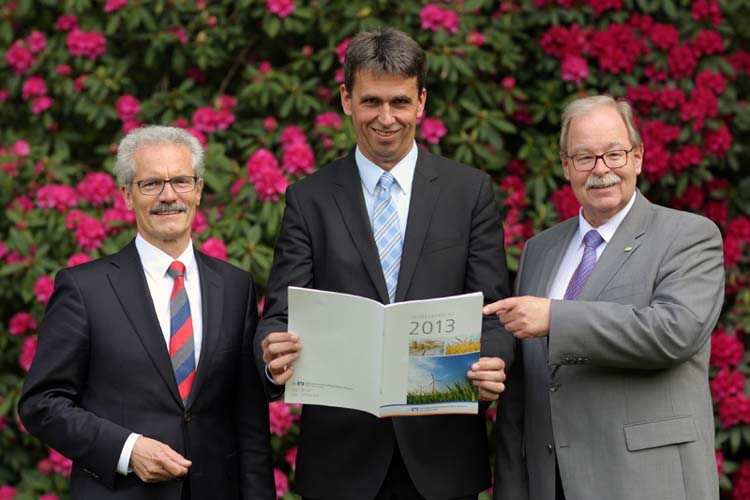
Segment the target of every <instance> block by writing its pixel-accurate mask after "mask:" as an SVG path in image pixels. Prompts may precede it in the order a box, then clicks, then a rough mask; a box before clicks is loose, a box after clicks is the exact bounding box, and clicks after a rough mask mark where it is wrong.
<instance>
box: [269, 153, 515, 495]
mask: <svg viewBox="0 0 750 500" xmlns="http://www.w3.org/2000/svg"><path fill="white" fill-rule="evenodd" d="M286 201H287V206H286V211H285V213H284V222H283V226H282V229H281V234H280V236H279V240H278V243H277V245H276V252H275V257H274V265H273V269H272V271H271V276H270V280H269V287H268V293H267V295H266V309H265V311H264V316H263V319H262V321H261V323H260V325H259V326H258V335H257V337H256V356H258V367H259V369H260V370H262V369H263V361H262V351H261V349H260V341H261V340H262V339H263V338H264V337H265V336H266V335H268V334H269V333H271V332H274V331H286V328H287V287H288V286H290V285H295V286H301V287H309V288H316V289H320V290H329V291H335V292H343V293H349V294H353V295H360V296H363V297H369V298H371V299H374V300H379V301H381V302H383V303H387V302H388V293H387V290H386V285H385V280H384V278H383V272H382V270H381V268H380V260H379V257H378V250H377V246H376V244H375V241H374V238H373V235H372V229H371V227H370V222H369V218H368V215H367V209H366V208H365V201H364V196H363V194H362V183H361V180H360V177H359V172H358V170H357V166H356V164H355V161H354V153H351V154H349V155H348V156H346V157H345V158H342V159H340V160H337V161H335V162H333V163H332V164H330V165H328V166H326V167H324V168H323V169H321V170H320V171H319V172H317V173H315V174H314V175H312V176H310V177H308V178H306V179H304V180H302V181H300V182H298V183H297V184H295V185H293V186H291V187H290V188H289V189H288V191H287V196H286ZM475 291H481V292H483V293H484V297H485V300H486V301H494V300H498V299H500V298H503V297H506V296H507V295H508V294H509V291H510V290H509V284H508V278H507V272H506V268H505V253H504V250H503V233H502V226H501V224H500V217H499V215H498V210H497V206H496V203H495V199H494V195H493V192H492V187H491V181H490V178H489V176H487V175H486V174H484V173H482V172H480V171H478V170H475V169H472V168H469V167H466V166H463V165H459V164H457V163H455V162H453V161H450V160H448V159H445V158H441V157H438V156H435V155H432V154H430V153H429V152H427V151H425V150H424V149H420V150H419V156H418V160H417V165H416V171H415V174H414V182H413V185H412V193H411V203H410V206H409V217H408V221H407V225H406V236H405V239H404V246H403V252H402V260H401V269H400V273H399V281H398V288H397V292H396V300H397V301H404V300H415V299H425V298H433V297H444V296H449V295H456V294H461V293H465V292H475ZM352 327H356V325H352ZM482 352H483V354H485V355H490V356H500V357H502V358H504V359H505V360H506V361H507V362H511V361H512V359H511V356H512V337H510V335H508V334H507V332H505V331H504V330H503V328H502V326H501V325H500V324H499V322H498V321H497V319H496V318H485V320H484V323H483V330H482ZM301 355H302V356H304V350H303V351H302V353H301ZM368 355H370V354H369V353H367V352H363V353H362V356H368ZM396 443H398V447H399V449H400V451H401V455H402V456H403V459H404V462H405V464H406V467H407V468H408V470H409V473H410V475H411V478H412V480H413V481H414V483H415V484H416V486H417V488H418V489H419V490H420V492H421V493H422V495H424V496H425V497H426V498H428V499H439V498H456V497H459V496H464V495H469V494H472V493H476V492H479V491H482V490H484V489H485V488H487V487H489V485H490V470H489V462H488V452H487V442H486V428H485V419H484V415H483V412H482V413H481V414H480V415H478V416H471V415H447V416H422V417H400V418H392V419H382V420H381V419H378V418H376V417H374V416H372V415H370V414H368V413H364V412H359V411H354V410H347V409H340V408H331V407H324V406H316V405H306V406H305V407H304V409H303V412H302V420H301V435H300V441H299V455H298V460H297V470H296V489H297V491H298V492H300V493H302V495H304V496H306V497H310V498H326V499H357V500H366V499H368V498H372V497H374V496H375V494H376V492H377V491H378V489H379V488H380V486H381V485H382V483H383V480H384V478H385V475H386V472H387V470H388V465H389V463H390V461H391V457H392V455H393V450H394V447H395V446H396Z"/></svg>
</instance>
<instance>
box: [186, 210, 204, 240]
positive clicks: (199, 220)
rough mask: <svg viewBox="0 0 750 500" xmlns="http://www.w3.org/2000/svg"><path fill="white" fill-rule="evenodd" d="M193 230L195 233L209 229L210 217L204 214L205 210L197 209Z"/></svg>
mask: <svg viewBox="0 0 750 500" xmlns="http://www.w3.org/2000/svg"><path fill="white" fill-rule="evenodd" d="M190 227H191V232H192V233H193V234H201V233H203V232H205V231H206V229H208V219H207V218H206V216H205V215H203V212H201V211H200V210H196V211H195V218H194V219H193V224H192V225H191V226H190Z"/></svg>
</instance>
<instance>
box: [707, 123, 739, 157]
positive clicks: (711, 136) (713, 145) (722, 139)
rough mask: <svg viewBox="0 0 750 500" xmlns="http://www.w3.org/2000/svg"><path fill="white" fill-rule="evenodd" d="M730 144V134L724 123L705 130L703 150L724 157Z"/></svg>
mask: <svg viewBox="0 0 750 500" xmlns="http://www.w3.org/2000/svg"><path fill="white" fill-rule="evenodd" d="M731 146H732V134H730V133H729V129H728V128H727V126H726V124H724V123H722V124H721V127H719V128H718V130H713V131H709V132H706V134H705V136H704V137H703V150H704V151H706V152H707V153H710V154H712V155H714V156H716V157H717V158H724V156H726V154H727V151H729V148H730V147H731Z"/></svg>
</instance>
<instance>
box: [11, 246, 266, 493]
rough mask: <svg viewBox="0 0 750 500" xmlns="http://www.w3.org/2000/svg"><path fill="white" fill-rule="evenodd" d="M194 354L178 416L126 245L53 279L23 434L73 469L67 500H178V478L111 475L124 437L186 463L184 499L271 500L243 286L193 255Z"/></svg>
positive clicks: (253, 314)
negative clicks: (192, 374)
mask: <svg viewBox="0 0 750 500" xmlns="http://www.w3.org/2000/svg"><path fill="white" fill-rule="evenodd" d="M195 256H196V260H197V264H198V270H199V274H200V286H201V294H202V302H203V345H202V348H201V356H200V361H199V364H198V370H197V373H196V378H195V382H194V384H193V388H192V392H191V395H190V399H189V401H188V403H187V407H185V406H183V404H182V401H181V400H180V397H179V393H178V391H177V384H176V382H175V377H174V373H173V372H172V368H171V364H170V359H169V353H168V348H167V346H166V344H165V342H164V337H163V335H162V333H161V330H160V328H159V323H158V320H157V317H156V312H155V310H154V306H153V302H152V300H151V297H150V294H149V290H148V285H147V284H146V279H145V276H144V273H143V268H142V266H141V262H140V259H139V256H138V252H137V250H136V247H135V243H134V242H131V243H130V244H129V245H128V246H126V247H125V248H124V249H123V250H121V251H120V252H118V253H116V254H114V255H111V256H108V257H104V258H101V259H98V260H96V261H94V262H91V263H88V264H84V265H81V266H76V267H73V268H70V269H64V270H62V271H60V272H59V273H58V274H57V277H56V280H55V292H54V294H53V295H52V298H51V300H50V302H49V306H48V309H47V313H46V315H45V318H44V321H43V322H42V326H41V328H40V333H39V343H38V347H37V352H36V356H35V358H34V362H33V363H32V366H31V370H30V371H29V373H28V376H27V378H26V382H25V384H24V390H23V395H22V397H21V400H20V402H19V412H20V415H21V418H22V420H23V423H24V425H26V427H27V428H28V429H29V431H30V432H31V433H32V434H34V435H36V436H38V437H39V438H41V439H42V440H43V441H44V442H46V443H47V444H48V445H50V446H52V447H53V448H55V449H56V450H58V451H60V452H61V453H62V454H63V455H66V456H68V457H70V458H72V459H73V472H72V474H71V478H70V487H71V496H72V498H74V499H76V498H78V499H86V500H89V499H94V498H95V499H116V498H119V499H128V500H138V499H154V500H156V499H159V500H178V499H179V498H180V495H181V490H182V484H183V481H182V480H178V481H168V482H164V483H153V484H146V483H143V482H142V481H141V480H140V479H139V478H138V477H137V476H136V475H135V474H134V473H131V474H129V475H128V476H123V475H120V474H118V473H117V472H116V467H117V461H118V459H119V456H120V453H121V451H122V447H123V444H124V443H125V440H126V439H127V437H128V435H129V434H130V433H131V432H136V433H140V434H142V435H143V436H146V437H150V438H153V439H156V440H159V441H162V442H164V443H166V444H168V445H169V446H171V447H172V448H173V449H175V450H176V451H177V452H179V453H181V454H182V455H183V456H185V457H186V458H188V459H190V460H192V462H193V465H192V466H191V467H190V472H189V479H186V480H189V481H190V488H191V492H192V497H193V498H196V499H203V498H221V499H225V498H226V499H240V498H242V499H256V498H257V499H268V500H270V499H273V498H275V493H274V487H273V474H272V468H271V459H270V445H269V432H268V406H267V403H266V398H265V395H264V393H263V388H262V385H261V384H260V381H259V379H258V375H257V371H256V370H255V369H254V368H255V367H254V364H253V359H252V336H253V333H254V330H255V326H256V323H257V310H256V302H255V292H254V289H253V281H252V278H251V276H250V275H249V274H248V273H246V272H244V271H242V270H240V269H238V268H236V267H234V266H231V265H229V264H227V263H225V262H222V261H220V260H217V259H214V258H212V257H208V256H207V255H205V254H202V253H200V252H197V251H196V252H195Z"/></svg>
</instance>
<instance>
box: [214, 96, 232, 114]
mask: <svg viewBox="0 0 750 500" xmlns="http://www.w3.org/2000/svg"><path fill="white" fill-rule="evenodd" d="M216 101H217V102H216V103H217V105H218V107H219V109H229V110H232V109H234V107H235V106H237V98H236V97H232V96H231V95H221V96H219V97H218V98H217V99H216Z"/></svg>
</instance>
